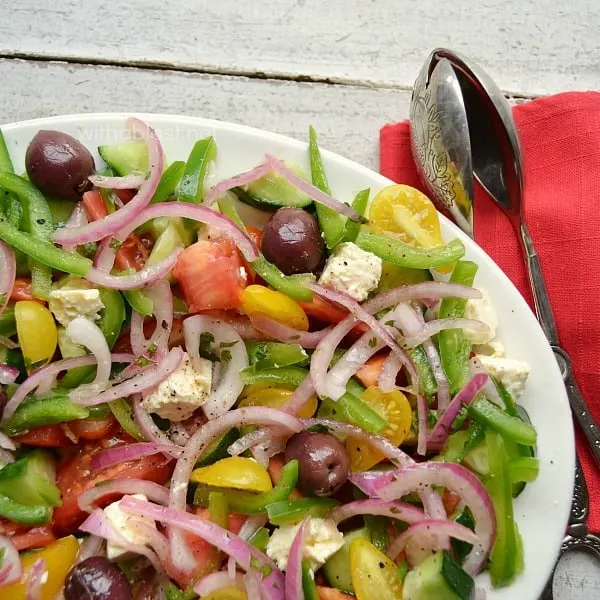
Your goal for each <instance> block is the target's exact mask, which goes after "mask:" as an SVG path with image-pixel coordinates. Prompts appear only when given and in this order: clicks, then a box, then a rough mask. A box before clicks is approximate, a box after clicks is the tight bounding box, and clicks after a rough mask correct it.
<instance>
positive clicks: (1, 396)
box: [0, 386, 8, 416]
mask: <svg viewBox="0 0 600 600" xmlns="http://www.w3.org/2000/svg"><path fill="white" fill-rule="evenodd" d="M7 402H8V397H7V396H6V390H5V389H4V388H3V387H2V386H0V416H2V414H3V413H4V409H5V408H6V403H7Z"/></svg>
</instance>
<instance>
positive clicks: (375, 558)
mask: <svg viewBox="0 0 600 600" xmlns="http://www.w3.org/2000/svg"><path fill="white" fill-rule="evenodd" d="M350 573H351V575H352V586H353V587H354V593H355V595H356V597H357V598H358V600H402V583H400V580H399V579H398V565H397V564H396V563H395V562H394V561H392V560H391V559H390V558H388V557H387V556H386V555H385V554H384V553H383V552H381V550H378V549H377V548H375V546H373V544H371V542H369V541H367V540H365V539H364V538H356V539H355V540H353V541H352V543H351V544H350Z"/></svg>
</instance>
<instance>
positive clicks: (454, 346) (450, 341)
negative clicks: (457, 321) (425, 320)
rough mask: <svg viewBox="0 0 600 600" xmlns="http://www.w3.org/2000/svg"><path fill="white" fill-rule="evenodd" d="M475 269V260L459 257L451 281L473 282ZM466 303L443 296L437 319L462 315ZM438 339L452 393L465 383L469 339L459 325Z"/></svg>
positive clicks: (469, 345)
mask: <svg viewBox="0 0 600 600" xmlns="http://www.w3.org/2000/svg"><path fill="white" fill-rule="evenodd" d="M476 273H477V265H476V264H475V263H474V262H471V261H468V260H464V261H459V262H457V263H456V266H455V267H454V271H452V276H451V277H450V281H451V282H453V283H462V284H463V285H473V280H474V279H475V274H476ZM466 304H467V301H466V300H463V299H461V298H444V299H443V300H442V302H441V304H440V319H445V318H460V317H464V315H465V306H466ZM438 341H439V346H440V359H441V361H442V367H443V368H444V373H446V377H447V378H448V383H449V384H450V392H451V393H452V394H455V393H456V392H458V390H460V389H461V388H462V387H464V385H465V384H466V383H467V379H468V375H469V356H470V354H471V342H470V341H469V340H468V339H467V338H466V336H465V334H464V332H463V330H462V329H446V330H445V331H440V333H439V336H438Z"/></svg>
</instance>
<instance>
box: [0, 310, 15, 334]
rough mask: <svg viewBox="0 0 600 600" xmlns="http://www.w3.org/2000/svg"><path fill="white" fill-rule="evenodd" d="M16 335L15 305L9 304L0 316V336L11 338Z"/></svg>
mask: <svg viewBox="0 0 600 600" xmlns="http://www.w3.org/2000/svg"><path fill="white" fill-rule="evenodd" d="M16 333H17V322H16V320H15V303H14V302H9V303H8V304H7V305H6V306H5V308H4V310H3V311H2V314H0V335H3V336H5V337H11V336H12V335H15V334H16Z"/></svg>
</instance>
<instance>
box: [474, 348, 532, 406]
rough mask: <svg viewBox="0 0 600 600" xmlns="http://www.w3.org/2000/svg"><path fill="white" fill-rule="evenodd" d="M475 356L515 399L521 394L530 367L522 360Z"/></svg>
mask: <svg viewBox="0 0 600 600" xmlns="http://www.w3.org/2000/svg"><path fill="white" fill-rule="evenodd" d="M477 358H479V360H480V361H481V364H482V365H483V366H484V367H485V368H486V369H487V371H488V373H489V374H490V375H492V376H493V377H495V378H496V379H498V381H500V383H502V385H503V386H504V387H505V388H506V390H507V391H508V392H509V393H510V394H511V395H512V397H513V398H514V399H515V400H518V399H519V397H520V396H521V395H522V394H523V391H524V390H525V383H526V382H527V377H529V373H531V367H530V366H529V365H528V364H527V363H526V362H523V361H520V360H514V359H512V358H497V357H495V356H486V355H484V354H478V355H477Z"/></svg>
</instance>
